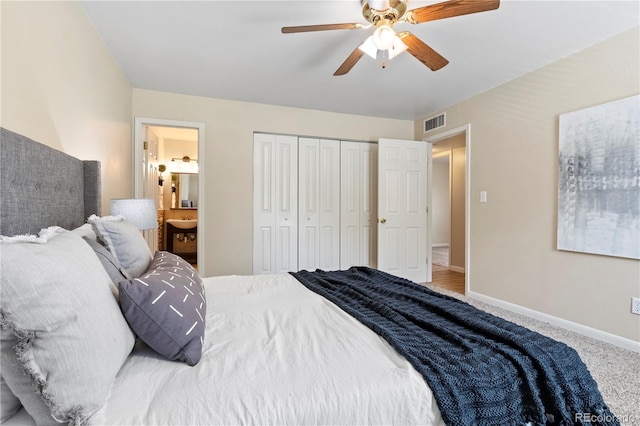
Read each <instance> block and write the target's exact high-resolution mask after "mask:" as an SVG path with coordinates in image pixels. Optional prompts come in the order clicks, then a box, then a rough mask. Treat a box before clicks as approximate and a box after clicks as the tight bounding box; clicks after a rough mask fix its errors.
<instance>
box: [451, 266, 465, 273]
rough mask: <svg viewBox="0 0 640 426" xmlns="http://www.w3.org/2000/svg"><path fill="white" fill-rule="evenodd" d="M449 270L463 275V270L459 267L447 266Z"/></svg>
mask: <svg viewBox="0 0 640 426" xmlns="http://www.w3.org/2000/svg"><path fill="white" fill-rule="evenodd" d="M449 270H451V271H453V272H460V273H461V274H464V268H463V267H461V266H455V265H449Z"/></svg>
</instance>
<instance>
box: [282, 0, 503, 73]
mask: <svg viewBox="0 0 640 426" xmlns="http://www.w3.org/2000/svg"><path fill="white" fill-rule="evenodd" d="M407 1H408V0H362V16H364V19H365V20H367V21H368V22H369V23H368V24H359V23H346V24H322V25H303V26H295V27H282V32H283V33H284V34H291V33H301V32H309V31H327V30H357V29H361V28H365V29H366V28H371V27H374V26H375V27H376V29H375V32H374V33H373V35H371V36H369V38H367V39H366V41H365V42H364V43H362V44H361V45H360V46H358V47H356V48H355V50H354V51H353V52H352V53H351V54H350V55H349V57H348V58H347V59H346V60H345V61H344V62H343V63H342V65H340V67H339V68H338V69H337V70H336V72H335V73H333V75H344V74H346V73H348V72H349V71H351V68H353V67H354V65H355V64H356V63H357V62H358V61H359V60H360V58H362V56H363V55H364V54H365V53H366V54H367V55H369V56H371V57H372V58H374V59H376V58H377V56H378V51H381V52H382V67H383V68H385V67H386V61H387V60H391V59H392V58H394V57H395V56H397V55H398V54H400V53H402V52H404V51H405V50H407V51H408V52H409V53H410V54H411V55H413V56H414V57H415V58H416V59H418V60H419V61H420V62H422V63H423V64H424V65H426V66H427V67H428V68H429V69H431V70H432V71H437V70H439V69H440V68H442V67H444V66H445V65H447V64H448V63H449V61H448V60H446V59H445V58H444V57H443V56H442V55H440V54H439V53H438V52H436V51H435V50H433V49H432V48H431V47H429V46H427V44H426V43H424V42H423V41H422V40H420V39H419V38H418V37H416V36H414V35H413V34H411V33H410V32H409V31H402V32H400V33H396V31H395V30H394V29H393V26H394V25H395V24H397V23H399V22H406V23H409V24H421V23H423V22H429V21H436V20H438V19H444V18H451V17H454V16H460V15H468V14H470V13H478V12H485V11H488V10H494V9H497V8H498V7H499V6H500V0H448V1H444V2H441V3H436V4H432V5H428V6H423V7H418V8H416V9H411V10H407Z"/></svg>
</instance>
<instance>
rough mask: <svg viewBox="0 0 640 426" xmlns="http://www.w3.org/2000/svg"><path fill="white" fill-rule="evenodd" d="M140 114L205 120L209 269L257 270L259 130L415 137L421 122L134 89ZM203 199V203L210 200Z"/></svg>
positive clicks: (135, 110)
mask: <svg viewBox="0 0 640 426" xmlns="http://www.w3.org/2000/svg"><path fill="white" fill-rule="evenodd" d="M133 114H134V115H135V116H137V117H146V118H159V119H167V120H183V121H191V122H202V123H204V124H205V131H204V133H205V140H204V144H205V146H204V152H205V153H204V159H200V158H199V159H198V161H199V166H200V170H203V169H204V171H205V193H206V195H205V198H206V200H205V203H204V210H205V214H204V216H205V221H206V222H205V223H204V226H205V232H206V233H207V235H206V236H200V237H201V238H205V239H206V240H205V241H206V243H205V254H206V258H205V259H204V263H205V265H204V266H205V275H207V276H210V275H227V274H240V275H247V274H251V273H252V269H253V263H252V257H251V256H252V252H253V250H252V242H253V235H252V227H253V132H272V133H286V134H295V135H306V136H323V137H328V138H342V139H356V140H371V141H375V140H377V139H378V138H396V139H412V138H413V121H402V120H389V119H382V118H374V117H364V116H356V115H345V114H335V113H327V112H321V111H312V110H303V109H297V108H284V107H277V106H270V105H262V104H253V103H246V102H235V101H225V100H220V99H212V98H202V97H195V96H186V95H178V94H172V93H164V92H155V91H149V90H141V89H134V90H133ZM202 206H203V204H202V201H200V207H202Z"/></svg>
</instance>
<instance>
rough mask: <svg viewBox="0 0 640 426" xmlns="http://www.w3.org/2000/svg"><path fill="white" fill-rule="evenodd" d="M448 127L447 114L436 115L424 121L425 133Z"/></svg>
mask: <svg viewBox="0 0 640 426" xmlns="http://www.w3.org/2000/svg"><path fill="white" fill-rule="evenodd" d="M446 125H447V113H446V112H443V113H442V114H439V115H436V116H435V117H431V118H427V119H426V120H424V133H427V132H430V131H431V130H434V129H439V128H440V127H444V126H446Z"/></svg>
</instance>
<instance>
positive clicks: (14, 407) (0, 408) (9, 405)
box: [0, 376, 22, 423]
mask: <svg viewBox="0 0 640 426" xmlns="http://www.w3.org/2000/svg"><path fill="white" fill-rule="evenodd" d="M21 407H22V404H20V400H19V399H18V397H17V396H15V395H14V394H13V392H11V389H9V386H7V384H6V383H5V381H4V376H0V423H4V422H5V421H7V420H9V419H10V418H11V417H13V415H14V414H16V413H17V412H18V410H19V409H20V408H21Z"/></svg>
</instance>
